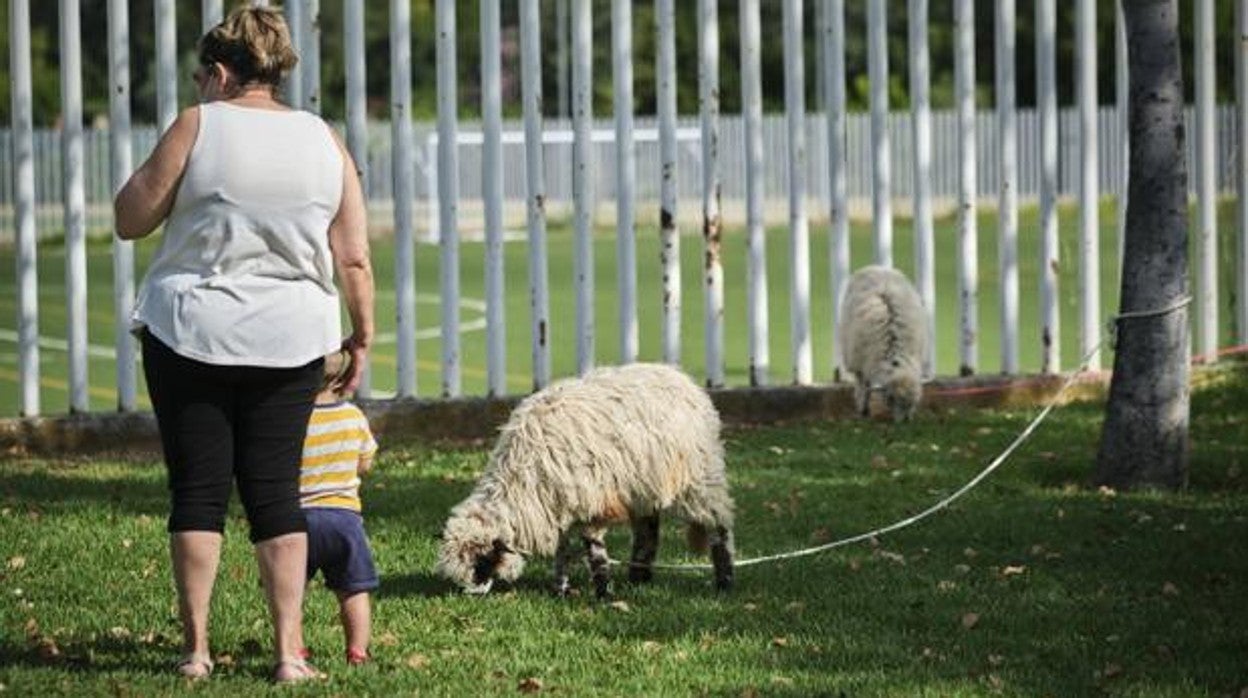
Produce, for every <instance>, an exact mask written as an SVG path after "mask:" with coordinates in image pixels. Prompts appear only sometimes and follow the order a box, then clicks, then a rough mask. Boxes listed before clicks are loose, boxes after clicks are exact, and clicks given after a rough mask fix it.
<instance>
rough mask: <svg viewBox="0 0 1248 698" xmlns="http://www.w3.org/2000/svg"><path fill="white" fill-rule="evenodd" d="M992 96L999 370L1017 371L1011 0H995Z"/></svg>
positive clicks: (1015, 144) (1015, 123) (1015, 132)
mask: <svg viewBox="0 0 1248 698" xmlns="http://www.w3.org/2000/svg"><path fill="white" fill-rule="evenodd" d="M996 9H997V16H996V17H997V19H996V27H995V32H994V33H995V35H996V48H997V51H996V54H997V66H996V70H995V71H994V72H995V73H996V82H997V85H996V93H997V94H996V97H997V134H998V136H999V141H1000V145H999V148H1000V162H1001V181H1000V186H999V188H998V190H997V192H998V194H997V262H998V274H999V275H1000V285H1001V372H1002V373H1004V374H1007V375H1013V374H1015V373H1018V114H1017V112H1016V111H1015V102H1014V42H1015V36H1014V21H1015V17H1014V0H997V2H996Z"/></svg>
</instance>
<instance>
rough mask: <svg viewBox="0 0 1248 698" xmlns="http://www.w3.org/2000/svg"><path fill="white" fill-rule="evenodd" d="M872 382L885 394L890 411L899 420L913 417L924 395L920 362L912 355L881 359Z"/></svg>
mask: <svg viewBox="0 0 1248 698" xmlns="http://www.w3.org/2000/svg"><path fill="white" fill-rule="evenodd" d="M870 384H871V388H872V389H873V390H878V391H880V392H881V393H882V394H883V397H884V402H885V404H887V405H888V411H889V413H890V414H892V415H893V421H897V422H901V421H904V420H907V419H909V418H911V417H913V416H914V412H915V410H916V409H918V406H919V400H920V399H921V398H922V397H923V381H922V378H921V370H920V368H919V363H918V362H917V361H915V360H914V359H912V358H910V357H904V356H894V357H892V358H887V359H884V360H883V361H881V362H880V364H879V366H877V367H876V371H875V374H874V375H873V376H872V380H871V382H870Z"/></svg>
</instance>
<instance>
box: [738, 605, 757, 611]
mask: <svg viewBox="0 0 1248 698" xmlns="http://www.w3.org/2000/svg"><path fill="white" fill-rule="evenodd" d="M741 608H744V609H745V610H747V611H757V610H758V604H756V603H744V604H741Z"/></svg>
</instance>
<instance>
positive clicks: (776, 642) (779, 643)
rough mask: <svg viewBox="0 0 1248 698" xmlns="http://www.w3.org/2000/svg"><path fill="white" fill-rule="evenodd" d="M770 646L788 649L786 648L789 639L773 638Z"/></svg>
mask: <svg viewBox="0 0 1248 698" xmlns="http://www.w3.org/2000/svg"><path fill="white" fill-rule="evenodd" d="M771 646H772V647H788V646H789V638H787V637H773V638H771Z"/></svg>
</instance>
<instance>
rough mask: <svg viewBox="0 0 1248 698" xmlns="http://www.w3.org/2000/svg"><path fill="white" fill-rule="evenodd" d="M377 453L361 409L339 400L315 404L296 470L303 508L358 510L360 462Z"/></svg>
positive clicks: (375, 443)
mask: <svg viewBox="0 0 1248 698" xmlns="http://www.w3.org/2000/svg"><path fill="white" fill-rule="evenodd" d="M376 452H377V441H376V440H374V439H373V432H372V430H370V429H369V428H368V418H367V417H365V416H364V413H363V412H361V411H360V408H358V407H356V406H355V405H353V404H351V403H350V402H346V401H342V402H335V403H331V404H328V405H317V406H316V407H315V408H314V409H313V410H312V418H311V419H310V420H308V435H307V437H306V438H305V439H304V442H303V463H302V465H301V466H300V469H299V496H300V499H301V501H302V504H303V506H305V507H310V506H314V507H337V508H341V509H350V510H352V511H359V510H360V476H359V472H358V468H359V464H360V459H361V458H368V457H372V455H373V454H374V453H376Z"/></svg>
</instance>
